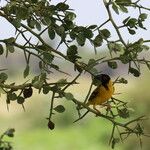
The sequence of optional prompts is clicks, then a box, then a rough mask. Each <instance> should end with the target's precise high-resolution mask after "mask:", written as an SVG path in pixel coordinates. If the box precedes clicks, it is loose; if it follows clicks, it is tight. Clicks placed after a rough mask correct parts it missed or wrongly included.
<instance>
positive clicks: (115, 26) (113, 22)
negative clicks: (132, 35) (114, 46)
mask: <svg viewBox="0 0 150 150" xmlns="http://www.w3.org/2000/svg"><path fill="white" fill-rule="evenodd" d="M103 2H104V5H105V7H106V10H107V13H108V16H109V20H110V22H111V23H112V25H113V26H114V28H115V30H116V32H117V34H118V37H119V39H120V41H121V42H122V44H123V45H124V46H125V47H127V45H126V43H125V41H124V40H123V38H122V35H121V33H120V31H119V27H118V26H117V24H116V23H115V21H114V20H113V17H112V14H111V11H110V9H109V5H108V4H107V2H106V1H105V0H103Z"/></svg>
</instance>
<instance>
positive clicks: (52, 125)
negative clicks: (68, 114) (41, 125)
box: [47, 120, 55, 130]
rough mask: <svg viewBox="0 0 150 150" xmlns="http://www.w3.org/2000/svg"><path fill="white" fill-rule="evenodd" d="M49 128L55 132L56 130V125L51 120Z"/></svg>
mask: <svg viewBox="0 0 150 150" xmlns="http://www.w3.org/2000/svg"><path fill="white" fill-rule="evenodd" d="M47 126H48V128H49V129H50V130H53V129H54V128H55V124H54V123H53V122H52V121H51V120H49V121H48V124H47Z"/></svg>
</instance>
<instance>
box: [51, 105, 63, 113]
mask: <svg viewBox="0 0 150 150" xmlns="http://www.w3.org/2000/svg"><path fill="white" fill-rule="evenodd" d="M54 110H55V111H57V112H58V113H63V112H64V111H65V107H64V106H63V105H58V106H56V107H55V108H54Z"/></svg>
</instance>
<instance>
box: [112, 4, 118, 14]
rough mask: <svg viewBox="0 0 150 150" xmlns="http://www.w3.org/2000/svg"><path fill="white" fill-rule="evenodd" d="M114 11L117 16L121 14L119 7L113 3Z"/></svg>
mask: <svg viewBox="0 0 150 150" xmlns="http://www.w3.org/2000/svg"><path fill="white" fill-rule="evenodd" d="M112 9H113V10H114V11H115V13H116V14H119V7H118V5H117V4H116V3H115V2H113V3H112Z"/></svg>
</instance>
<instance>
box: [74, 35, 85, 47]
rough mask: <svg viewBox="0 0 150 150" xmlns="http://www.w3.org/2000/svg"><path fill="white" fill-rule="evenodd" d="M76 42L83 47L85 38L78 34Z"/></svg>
mask: <svg viewBox="0 0 150 150" xmlns="http://www.w3.org/2000/svg"><path fill="white" fill-rule="evenodd" d="M76 40H77V43H78V44H79V45H80V46H84V44H85V41H86V38H85V36H84V34H83V33H79V34H78V35H77V37H76Z"/></svg>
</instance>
